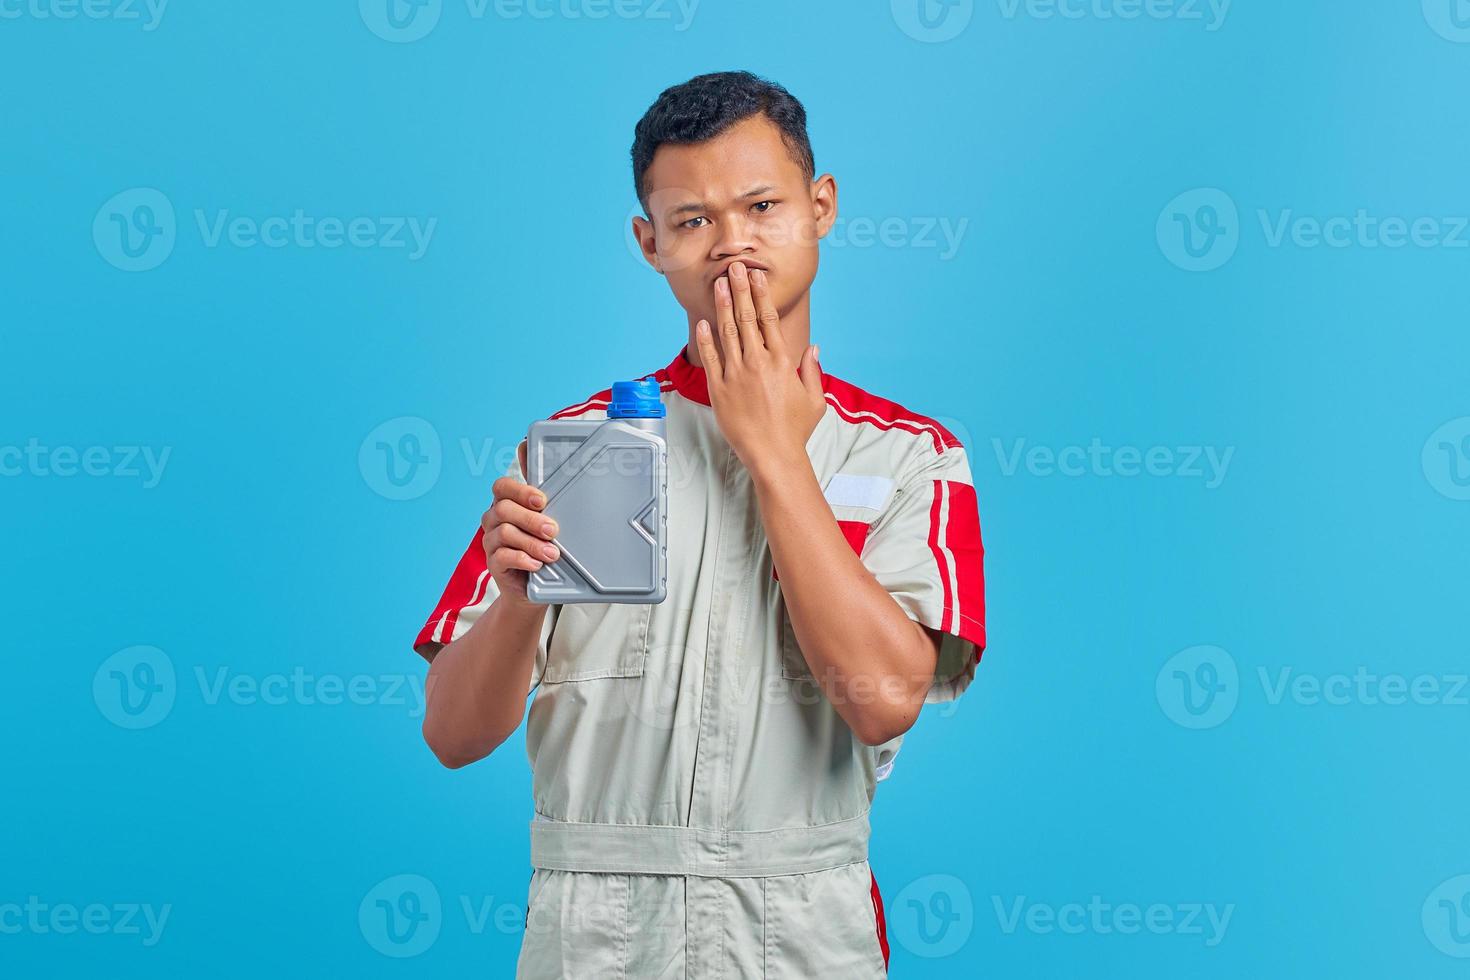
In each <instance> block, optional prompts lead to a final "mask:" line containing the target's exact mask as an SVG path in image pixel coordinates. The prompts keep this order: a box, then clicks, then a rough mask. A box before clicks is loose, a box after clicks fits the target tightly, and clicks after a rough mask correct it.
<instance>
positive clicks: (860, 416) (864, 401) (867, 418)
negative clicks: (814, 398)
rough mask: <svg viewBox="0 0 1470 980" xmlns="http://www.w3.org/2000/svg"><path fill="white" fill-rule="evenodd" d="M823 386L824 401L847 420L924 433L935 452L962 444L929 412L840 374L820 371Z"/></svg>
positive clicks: (958, 446)
mask: <svg viewBox="0 0 1470 980" xmlns="http://www.w3.org/2000/svg"><path fill="white" fill-rule="evenodd" d="M822 389H823V390H824V391H825V392H826V393H827V403H828V404H829V405H831V406H832V407H833V408H835V409H836V410H837V414H838V415H841V416H842V417H843V418H845V419H847V421H849V422H866V423H868V424H869V425H874V426H877V427H878V428H880V429H898V430H900V431H903V432H912V433H914V434H916V435H927V436H929V438H931V439H932V440H934V451H935V452H937V453H942V452H944V451H945V450H946V449H959V448H962V446H961V443H960V441H959V439H957V438H956V437H955V434H954V433H953V432H950V431H949V430H948V429H946V428H945V427H944V426H942V425H940V424H939V423H938V422H936V421H935V420H934V419H932V418H930V417H929V416H927V415H920V414H918V413H917V412H911V411H909V410H908V409H906V408H904V407H903V406H902V405H900V404H898V403H897V402H894V401H889V400H888V399H887V398H880V397H879V396H877V395H874V394H872V393H870V392H867V391H864V390H863V389H861V388H859V387H858V386H857V385H855V384H851V383H849V382H846V381H843V380H842V379H841V378H838V377H834V376H833V375H830V374H823V375H822Z"/></svg>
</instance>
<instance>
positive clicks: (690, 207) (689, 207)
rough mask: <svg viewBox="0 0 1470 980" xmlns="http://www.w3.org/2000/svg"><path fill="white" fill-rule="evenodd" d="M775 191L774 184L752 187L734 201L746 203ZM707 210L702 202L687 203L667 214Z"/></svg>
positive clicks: (706, 205) (673, 214) (671, 215)
mask: <svg viewBox="0 0 1470 980" xmlns="http://www.w3.org/2000/svg"><path fill="white" fill-rule="evenodd" d="M775 189H776V185H775V184H762V185H760V186H759V187H753V188H751V189H750V190H748V191H746V192H745V193H744V194H741V195H740V196H739V197H737V198H736V199H735V200H737V201H746V200H749V199H750V198H752V197H760V196H761V195H762V194H769V193H771V191H773V190H775ZM709 209H710V208H709V205H708V204H706V203H705V202H703V201H689V202H687V203H685V204H681V205H679V206H678V207H676V208H674V209H673V210H671V211H670V212H669V216H670V217H673V216H675V215H679V214H689V213H692V212H695V211H708V210H709Z"/></svg>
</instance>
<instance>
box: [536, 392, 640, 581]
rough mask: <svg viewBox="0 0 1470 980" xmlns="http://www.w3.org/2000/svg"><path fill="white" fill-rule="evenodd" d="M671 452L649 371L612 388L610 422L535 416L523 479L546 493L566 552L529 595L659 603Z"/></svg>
mask: <svg viewBox="0 0 1470 980" xmlns="http://www.w3.org/2000/svg"><path fill="white" fill-rule="evenodd" d="M668 463H669V454H668V443H667V442H666V441H665V435H664V405H663V402H662V401H661V400H660V398H659V390H658V382H657V381H656V380H654V379H653V378H652V377H649V378H643V379H640V380H638V381H618V382H615V383H614V384H613V386H612V399H611V404H609V405H608V409H607V420H606V421H603V420H600V419H591V420H583V419H548V420H545V421H541V422H533V423H532V424H531V429H530V432H529V433H528V435H527V438H526V480H527V482H528V483H530V484H531V485H533V486H536V487H539V488H540V489H541V490H542V491H543V492H544V493H545V494H546V507H545V510H544V511H543V512H544V513H546V514H548V515H549V516H551V517H552V518H553V519H554V520H555V521H556V523H557V528H558V533H557V536H556V538H555V540H554V541H553V543H554V544H555V545H556V546H557V547H558V548H559V549H561V557H560V558H558V559H557V560H556V561H553V562H548V563H546V564H544V565H542V566H541V567H540V568H539V569H537V570H536V571H534V572H532V573H531V574H530V577H529V580H528V581H527V583H526V596H527V598H529V599H530V600H531V601H532V602H545V603H568V602H643V603H653V602H662V601H663V599H664V593H665V589H666V577H667V565H668V545H667V536H668V527H669V514H668V494H669V478H668V469H669V465H668Z"/></svg>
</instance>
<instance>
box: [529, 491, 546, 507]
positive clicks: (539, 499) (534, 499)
mask: <svg viewBox="0 0 1470 980" xmlns="http://www.w3.org/2000/svg"><path fill="white" fill-rule="evenodd" d="M545 504H546V498H545V497H543V496H541V495H540V494H539V493H533V494H531V506H532V507H543V506H545Z"/></svg>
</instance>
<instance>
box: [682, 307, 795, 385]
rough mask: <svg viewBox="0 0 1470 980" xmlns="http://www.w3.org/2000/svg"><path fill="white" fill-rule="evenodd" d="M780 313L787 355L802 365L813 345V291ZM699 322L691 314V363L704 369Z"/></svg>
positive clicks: (697, 318)
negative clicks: (809, 348) (700, 349)
mask: <svg viewBox="0 0 1470 980" xmlns="http://www.w3.org/2000/svg"><path fill="white" fill-rule="evenodd" d="M779 313H780V316H781V336H782V337H784V338H785V339H786V353H787V354H789V355H790V356H791V360H792V362H793V363H800V361H801V355H802V354H804V353H806V348H807V345H808V344H810V343H811V336H812V294H811V290H807V291H806V292H804V293H802V294H801V296H800V298H798V299H797V301H796V302H795V303H793V304H791V307H790V308H789V309H785V310H780V311H779ZM699 320H700V318H699V317H697V316H695V315H694V314H692V313H691V314H690V315H689V348H688V352H689V363H691V364H693V365H694V366H695V367H704V362H703V361H702V360H700V357H699V338H698V337H697V336H695V333H694V328H695V327H696V326H698V325H699ZM716 343H718V341H716Z"/></svg>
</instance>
